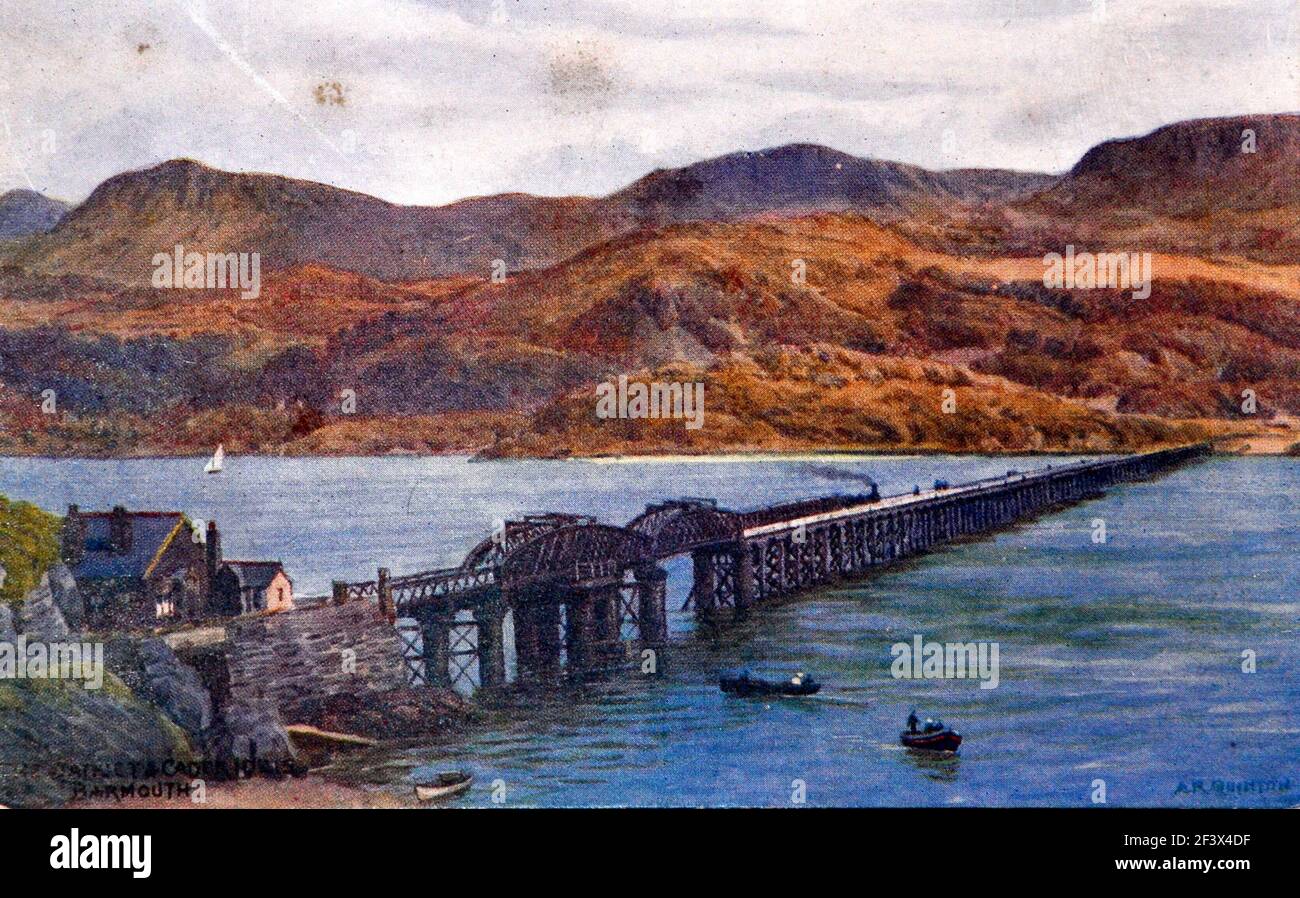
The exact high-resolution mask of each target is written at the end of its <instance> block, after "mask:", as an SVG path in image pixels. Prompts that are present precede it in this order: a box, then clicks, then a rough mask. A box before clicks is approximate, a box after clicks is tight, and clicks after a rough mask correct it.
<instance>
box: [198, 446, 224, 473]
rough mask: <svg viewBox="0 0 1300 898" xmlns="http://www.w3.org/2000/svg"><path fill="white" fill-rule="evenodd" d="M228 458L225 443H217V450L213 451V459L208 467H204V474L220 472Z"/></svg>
mask: <svg viewBox="0 0 1300 898" xmlns="http://www.w3.org/2000/svg"><path fill="white" fill-rule="evenodd" d="M225 460H226V450H225V448H224V447H223V444H220V443H218V444H217V451H216V452H214V453H212V460H211V461H210V462H208V464H207V467H205V468H204V469H203V473H204V474H220V473H221V466H222V464H223V463H224V462H225Z"/></svg>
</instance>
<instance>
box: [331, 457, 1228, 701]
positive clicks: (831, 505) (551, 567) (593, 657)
mask: <svg viewBox="0 0 1300 898" xmlns="http://www.w3.org/2000/svg"><path fill="white" fill-rule="evenodd" d="M1209 452H1210V447H1209V445H1208V444H1196V445H1191V446H1183V447H1179V448H1175V449H1164V450H1160V451H1156V452H1149V453H1145V454H1141V455H1128V456H1122V457H1115V458H1106V459H1101V460H1097V461H1085V462H1079V463H1075V464H1070V465H1063V466H1058V467H1051V466H1049V467H1045V468H1042V469H1039V470H1035V471H1032V472H1025V473H1020V472H1014V471H1013V472H1008V474H1007V475H1005V476H1002V477H996V478H990V479H986V480H979V481H974V482H970V483H964V484H959V485H954V486H943V485H941V484H940V485H938V486H937V488H935V489H930V490H917V491H914V492H912V493H908V494H905V495H900V496H891V497H886V498H880V497H879V496H878V495H875V494H873V495H870V496H868V495H837V496H828V497H825V498H818V499H810V500H804V501H799V502H790V503H786V504H782V505H774V506H769V507H766V508H761V509H758V510H755V511H745V512H740V511H731V510H728V509H725V508H720V507H718V504H717V502H715V501H714V500H712V499H698V498H685V499H674V500H670V501H666V502H659V503H655V504H653V505H650V506H648V507H647V508H646V510H645V511H644V512H643V513H642V514H640V515H638V516H637V517H636V518H634V519H633V520H632V521H630V522H629V523H628V524H627V525H625V526H622V527H619V526H614V525H611V524H602V523H600V522H599V521H597V520H596V519H595V518H592V517H588V516H585V515H573V514H540V515H530V516H527V517H525V518H524V519H523V520H518V521H508V522H506V523H505V526H504V528H498V532H497V533H495V534H494V535H493V536H492V537H490V538H488V539H486V540H484V541H483V542H482V543H480V544H479V545H478V546H476V547H475V548H474V549H473V551H471V552H470V553H469V555H468V556H467V557H466V558H465V561H464V562H463V563H462V564H461V565H460V566H459V567H454V568H445V569H441V570H432V571H425V572H423V573H417V574H409V575H406V576H401V577H393V576H390V575H389V572H388V570H387V569H386V568H380V570H379V576H378V578H377V579H375V580H371V581H366V582H360V583H344V582H338V581H336V582H335V583H334V589H333V597H332V600H333V601H334V602H347V601H356V600H363V601H373V602H377V603H378V605H379V608H380V609H381V610H382V611H383V613H385V614H386V615H387V616H388V617H389V619H390V620H392V621H394V622H396V621H397V619H398V618H406V619H413V620H414V621H415V622H416V623H417V624H418V628H419V634H420V639H419V640H418V642H417V641H416V640H414V639H411V640H409V641H408V647H416V650H417V651H418V652H419V653H420V657H418V658H417V659H415V660H414V661H412V662H408V663H411V668H412V671H413V672H414V673H415V674H416V675H418V676H419V677H420V678H421V679H423V680H424V681H425V682H428V683H430V684H433V685H438V686H451V685H454V684H455V683H457V682H459V681H461V680H469V681H470V683H471V684H472V685H474V686H481V687H486V688H490V687H496V686H501V685H504V684H505V681H506V662H505V658H506V646H505V635H504V634H505V629H504V622H505V617H506V614H507V613H509V614H510V615H511V617H512V620H513V629H514V649H515V657H516V661H517V665H518V674H519V678H521V679H527V678H534V677H535V678H539V679H545V678H548V677H553V676H555V675H558V674H561V673H563V672H569V673H582V672H586V671H590V670H592V669H599V668H602V667H608V666H612V665H615V664H618V663H622V662H625V661H626V660H627V659H628V658H630V657H635V656H636V655H637V653H639V651H640V650H641V649H643V648H644V647H654V646H661V645H662V644H663V643H665V642H666V641H667V638H668V618H667V606H666V600H667V596H666V588H665V582H666V580H667V573H666V571H665V570H664V568H663V567H662V565H661V562H662V561H663V560H665V559H667V558H670V557H673V556H677V555H683V554H686V553H688V552H689V553H690V554H691V556H692V559H693V563H694V585H693V586H692V588H691V593H690V598H689V600H688V604H689V605H690V606H693V608H694V610H695V614H696V615H697V616H698V617H701V618H706V619H716V618H718V617H719V616H721V615H724V614H732V615H738V616H740V615H744V614H745V613H746V612H747V611H748V609H749V608H750V607H752V606H753V605H755V604H757V603H760V602H763V601H766V600H768V599H772V598H776V597H778V596H784V595H787V594H790V593H793V592H797V591H799V590H803V589H807V588H809V587H814V586H818V585H822V584H826V583H830V582H834V581H839V580H850V579H853V578H855V577H860V576H861V575H863V574H864V573H865V572H867V571H868V570H870V569H871V568H873V567H876V566H878V565H883V564H889V563H890V562H893V561H897V560H899V559H902V558H907V557H909V556H913V555H917V554H919V553H922V552H925V551H926V550H928V549H930V548H931V547H934V546H937V545H940V544H942V543H945V542H948V541H951V540H955V539H960V538H962V537H965V536H970V535H973V534H978V533H982V532H986V531H989V530H993V529H995V528H997V527H1001V526H1004V525H1007V524H1010V523H1011V522H1013V521H1016V520H1017V519H1020V518H1023V517H1026V516H1030V515H1033V514H1036V513H1039V512H1041V511H1043V510H1045V509H1048V508H1051V507H1052V506H1057V505H1061V504H1065V503H1072V502H1077V501H1079V500H1081V499H1085V498H1089V497H1092V496H1096V495H1098V494H1099V493H1100V492H1101V491H1102V490H1104V489H1105V488H1106V487H1108V486H1111V485H1113V484H1116V483H1120V482H1124V481H1130V480H1138V479H1143V478H1147V477H1150V476H1153V475H1155V474H1159V473H1162V472H1163V471H1165V470H1168V469H1170V468H1172V467H1174V466H1177V465H1180V464H1184V463H1187V462H1190V461H1194V460H1198V459H1200V458H1202V457H1204V456H1206V455H1208V454H1209ZM475 660H477V664H474V662H475ZM475 668H476V669H477V676H474V671H475Z"/></svg>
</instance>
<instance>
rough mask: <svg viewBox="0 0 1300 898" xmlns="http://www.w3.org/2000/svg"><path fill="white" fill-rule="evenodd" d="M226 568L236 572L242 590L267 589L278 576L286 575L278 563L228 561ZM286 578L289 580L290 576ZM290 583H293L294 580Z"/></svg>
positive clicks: (282, 566)
mask: <svg viewBox="0 0 1300 898" xmlns="http://www.w3.org/2000/svg"><path fill="white" fill-rule="evenodd" d="M224 567H228V568H230V570H231V571H233V572H234V574H235V577H237V578H238V580H239V585H240V587H241V588H242V589H256V590H263V589H266V588H267V587H268V586H270V585H271V581H272V580H274V579H275V575H276V574H283V573H284V565H282V564H281V563H280V562H278V561H227V562H226V563H225V565H224ZM284 576H285V579H286V580H288V579H289V575H288V574H284ZM289 582H290V583H291V584H292V583H293V581H292V580H289Z"/></svg>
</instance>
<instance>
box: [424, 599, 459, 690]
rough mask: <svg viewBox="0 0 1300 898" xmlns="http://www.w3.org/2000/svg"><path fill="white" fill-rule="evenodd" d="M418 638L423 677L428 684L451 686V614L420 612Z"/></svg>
mask: <svg viewBox="0 0 1300 898" xmlns="http://www.w3.org/2000/svg"><path fill="white" fill-rule="evenodd" d="M418 620H419V623H420V639H421V641H422V642H423V644H424V649H423V654H424V679H425V682H427V683H428V684H429V685H430V686H437V687H439V688H443V689H450V688H451V671H450V664H451V624H452V620H453V616H452V615H450V614H445V613H441V612H432V613H424V614H421V615H420V616H419V618H418Z"/></svg>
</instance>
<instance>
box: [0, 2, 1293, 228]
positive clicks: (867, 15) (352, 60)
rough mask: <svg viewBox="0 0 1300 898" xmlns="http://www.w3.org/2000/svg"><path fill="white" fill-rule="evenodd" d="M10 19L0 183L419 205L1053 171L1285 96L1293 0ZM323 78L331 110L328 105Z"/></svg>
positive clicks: (74, 192) (54, 14)
mask: <svg viewBox="0 0 1300 898" xmlns="http://www.w3.org/2000/svg"><path fill="white" fill-rule="evenodd" d="M5 10H6V21H5V22H4V23H3V24H4V27H3V28H2V29H0V55H2V56H3V58H4V59H5V60H6V67H5V70H4V72H3V73H0V179H3V180H0V188H3V187H8V186H14V185H16V184H24V185H25V184H26V183H27V180H28V179H30V181H31V183H32V184H34V185H35V186H36V187H37V188H38V189H41V190H45V191H46V192H48V193H50V194H52V195H55V196H62V197H66V198H70V199H79V198H81V197H84V196H85V195H86V194H87V193H88V192H89V191H90V190H91V189H92V188H93V187H94V186H95V184H97V183H98V182H99V181H101V180H103V179H104V178H105V177H108V176H110V175H112V174H114V173H116V172H119V171H122V170H125V169H130V168H139V167H143V166H147V165H151V164H155V163H157V162H159V161H161V160H163V159H167V158H173V157H176V156H192V157H196V158H199V159H201V160H203V161H206V162H208V163H210V164H213V165H217V166H220V167H223V168H231V169H237V170H255V171H273V172H279V173H283V174H287V175H292V176H295V177H303V178H311V179H314V180H320V181H324V182H327V183H333V184H337V185H340V186H345V187H349V188H352V189H356V190H362V191H365V192H368V193H373V194H375V195H378V196H381V197H384V198H385V199H390V200H393V201H397V202H408V203H441V202H448V201H451V200H454V199H457V198H459V197H463V196H469V195H475V194H484V193H494V192H499V191H505V190H525V191H530V192H535V193H548V194H560V193H571V192H583V193H591V194H599V193H606V192H609V191H612V190H616V189H618V188H619V187H621V186H623V185H624V184H626V183H627V182H628V181H631V180H633V179H634V178H636V177H638V176H640V175H642V174H644V173H645V171H647V170H648V169H650V168H654V167H658V166H669V165H680V164H683V163H686V162H691V161H695V160H697V159H700V158H704V157H707V156H711V155H718V154H721V153H726V152H731V151H734V150H738V149H756V148H760V147H764V146H770V145H773V144H774V143H779V142H783V141H806V142H816V143H824V144H828V145H830V146H833V147H836V148H838V149H842V150H845V151H848V152H853V153H858V154H862V155H869V156H876V157H882V158H895V159H899V160H901V161H906V162H913V163H917V164H921V165H927V166H931V167H956V166H1006V167H1015V168H1025V169H1038V170H1051V171H1059V170H1063V169H1065V168H1068V167H1069V166H1070V165H1072V164H1073V163H1074V162H1075V161H1076V160H1077V158H1078V156H1079V155H1080V154H1082V153H1083V152H1084V151H1085V150H1086V149H1087V148H1088V147H1089V146H1091V145H1092V144H1094V143H1097V142H1099V141H1101V140H1104V139H1107V138H1111V137H1117V136H1124V135H1129V134H1134V133H1142V132H1145V131H1148V130H1150V129H1152V128H1155V127H1158V126H1159V125H1161V124H1165V123H1168V122H1170V121H1176V120H1179V119H1185V118H1193V117H1199V116H1207V115H1221V114H1237V113H1250V112H1270V111H1287V110H1294V109H1295V108H1296V107H1297V105H1300V104H1297V97H1300V72H1298V71H1297V65H1298V64H1297V52H1296V50H1297V41H1298V40H1300V35H1298V34H1297V28H1296V24H1297V19H1298V18H1300V13H1298V12H1297V11H1296V8H1295V7H1294V4H1293V3H1292V2H1291V0H1240V2H1237V0H1150V2H1138V0H1127V2H1120V0H1108V2H1106V3H1104V4H1102V5H1101V6H1100V7H1099V6H1098V5H1097V4H1096V3H1094V2H1092V0H1046V2H1030V0H889V2H885V0H879V2H848V0H769V2H764V3H754V2H746V0H625V2H615V0H551V2H548V3H546V4H541V3H528V2H514V0H349V2H343V0H318V2H314V3H309V4H298V3H292V2H288V0H275V2H265V0H257V2H253V0H228V2H219V0H175V2H172V3H170V4H157V3H149V2H145V0H99V2H98V3H94V4H90V5H78V7H76V8H72V9H69V8H60V7H59V5H57V4H48V3H45V2H43V0H6V3H5ZM322 84H325V85H330V91H331V92H333V91H334V87H333V86H334V85H338V88H337V90H338V92H339V95H340V96H342V97H345V98H346V102H330V103H321V102H319V100H318V98H319V96H320V90H319V88H320V85H322ZM331 95H333V93H331ZM3 126H7V130H5V128H4V127H3ZM51 138H53V139H51Z"/></svg>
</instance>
